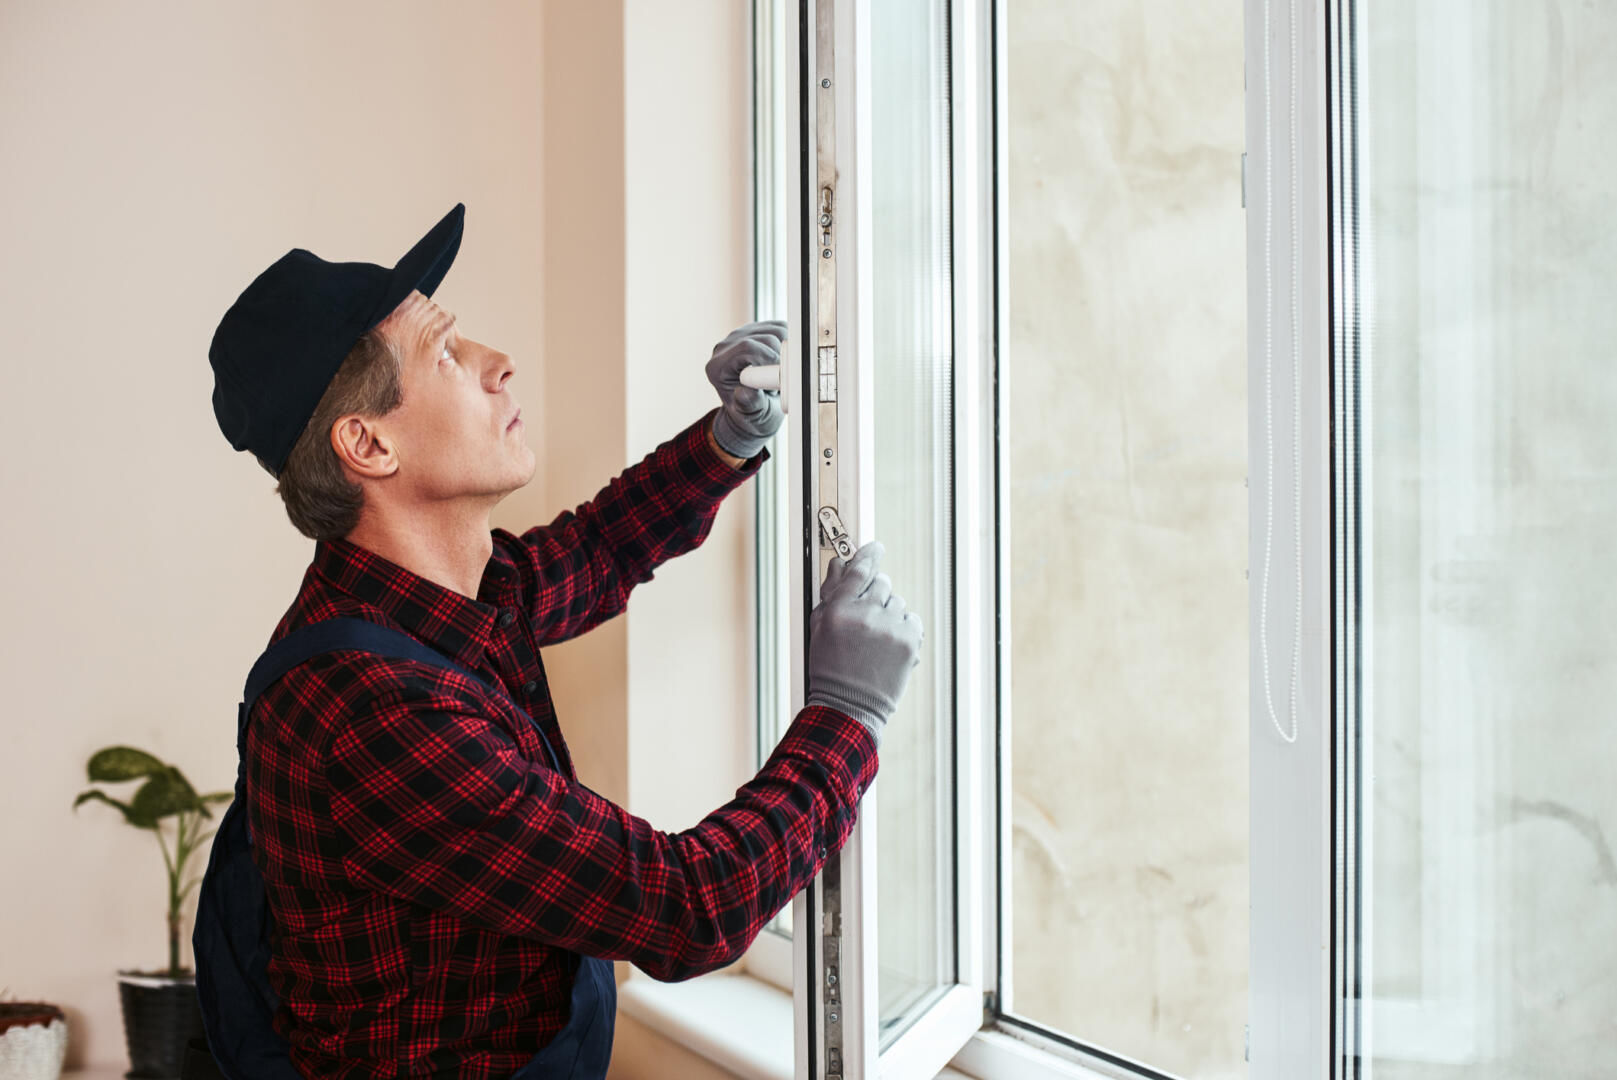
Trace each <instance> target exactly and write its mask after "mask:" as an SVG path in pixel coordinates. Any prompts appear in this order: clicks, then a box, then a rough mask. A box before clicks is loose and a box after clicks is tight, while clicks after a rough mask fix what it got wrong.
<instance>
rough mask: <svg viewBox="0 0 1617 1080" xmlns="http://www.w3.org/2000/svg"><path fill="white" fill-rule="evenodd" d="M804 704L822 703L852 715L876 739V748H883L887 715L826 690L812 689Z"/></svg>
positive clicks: (828, 707) (826, 706) (829, 707)
mask: <svg viewBox="0 0 1617 1080" xmlns="http://www.w3.org/2000/svg"><path fill="white" fill-rule="evenodd" d="M803 704H804V706H809V705H821V706H824V707H825V708H827V709H835V710H836V711H837V712H839V713H843V714H844V715H847V716H851V717H853V718H854V719H855V720H857V721H859V723H860V724H861V725H863V726H864V728H865V730H866V731H869V732H870V737H871V738H872V739H875V740H876V749H877V750H880V749H881V733H882V728H883V727H885V726H886V725H887V717H886V716H884V715H882V714H881V713H880V712H878V711H875V710H873V709H870V708H868V707H865V706H862V705H858V704H855V703H854V702H851V701H849V700H847V699H846V698H843V697H841V696H840V695H837V694H829V693H826V692H825V691H824V690H811V691H809V694H808V696H807V697H806V698H805V699H804V701H803Z"/></svg>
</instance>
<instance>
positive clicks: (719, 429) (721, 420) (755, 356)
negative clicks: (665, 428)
mask: <svg viewBox="0 0 1617 1080" xmlns="http://www.w3.org/2000/svg"><path fill="white" fill-rule="evenodd" d="M785 340H786V323H785V322H784V321H782V320H780V319H770V320H768V321H766V322H750V323H748V324H747V325H745V326H741V327H737V328H736V329H734V330H732V331H730V336H729V337H727V338H725V339H724V340H723V341H721V342H719V343H718V344H717V345H715V346H713V358H712V359H711V360H709V361H708V362H707V381H708V382H710V383H712V384H713V389H715V390H717V391H718V392H719V401H720V402H722V403H723V407H722V408H721V409H719V411H718V413H717V414H716V415H715V416H714V417H713V441H714V442H716V443H718V444H719V446H720V447H721V448H722V449H723V450H724V451H725V452H726V453H731V454H734V455H735V456H736V457H738V458H751V457H755V456H756V455H757V453H758V451H759V450H762V449H763V446H764V443H766V442H768V441H769V437H770V436H771V435H773V434H775V432H776V430H777V429H779V427H780V422H781V421H782V420H784V419H786V414H785V413H784V412H782V411H781V407H780V391H779V390H760V389H758V388H757V387H756V386H742V385H741V369H742V368H744V367H747V366H748V365H751V364H778V363H780V346H781V342H783V341H785Z"/></svg>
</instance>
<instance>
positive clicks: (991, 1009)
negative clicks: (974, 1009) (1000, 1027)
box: [983, 990, 999, 1027]
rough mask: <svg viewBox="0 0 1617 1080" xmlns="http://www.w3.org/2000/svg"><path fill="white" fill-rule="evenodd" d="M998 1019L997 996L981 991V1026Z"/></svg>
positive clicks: (987, 991) (990, 992)
mask: <svg viewBox="0 0 1617 1080" xmlns="http://www.w3.org/2000/svg"><path fill="white" fill-rule="evenodd" d="M997 1019H999V995H998V994H996V993H994V992H993V991H992V990H984V991H983V1026H984V1027H987V1026H988V1025H989V1024H992V1023H993V1022H994V1021H995V1020H997Z"/></svg>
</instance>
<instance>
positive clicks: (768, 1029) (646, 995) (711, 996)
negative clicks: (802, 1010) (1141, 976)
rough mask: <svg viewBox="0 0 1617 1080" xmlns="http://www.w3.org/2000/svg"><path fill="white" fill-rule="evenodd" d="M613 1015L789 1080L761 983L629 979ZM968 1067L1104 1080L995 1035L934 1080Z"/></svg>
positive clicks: (756, 1077) (718, 974)
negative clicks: (974, 1065)
mask: <svg viewBox="0 0 1617 1080" xmlns="http://www.w3.org/2000/svg"><path fill="white" fill-rule="evenodd" d="M618 1009H619V1011H620V1012H622V1013H626V1014H627V1015H629V1016H631V1017H633V1018H634V1019H636V1020H638V1021H639V1022H640V1023H642V1024H644V1025H646V1026H647V1027H648V1028H650V1029H652V1030H653V1031H655V1032H657V1034H659V1035H661V1036H663V1037H664V1038H666V1039H669V1040H670V1041H672V1042H676V1043H678V1044H679V1045H681V1046H683V1047H685V1048H687V1049H689V1050H691V1051H692V1052H693V1053H696V1054H700V1055H701V1056H702V1057H704V1058H707V1059H708V1060H709V1061H711V1062H713V1063H714V1064H715V1065H718V1066H719V1067H720V1068H723V1069H727V1070H729V1071H730V1072H732V1073H735V1074H736V1075H737V1076H740V1077H744V1078H745V1080H792V1065H793V1062H792V995H790V994H788V993H786V992H785V991H783V990H781V989H779V988H778V987H776V986H773V985H771V984H769V983H767V982H764V981H763V980H762V979H757V978H754V977H753V976H751V975H745V974H731V973H729V972H722V971H715V972H711V973H709V974H707V975H698V976H697V977H696V978H694V979H687V980H685V981H684V982H677V983H664V982H658V981H657V980H655V979H652V978H649V977H647V976H646V975H644V974H642V973H640V972H635V973H634V974H633V975H631V976H630V977H629V978H627V979H625V980H624V981H623V983H621V984H620V985H619V986H618ZM973 1063H975V1064H977V1065H978V1066H979V1067H982V1068H984V1069H985V1070H987V1071H985V1072H984V1073H983V1074H982V1075H993V1076H1001V1075H1015V1076H1019V1077H1039V1078H1040V1080H1045V1078H1048V1080H1105V1075H1106V1074H1103V1073H1099V1072H1094V1071H1091V1070H1089V1069H1086V1068H1084V1067H1083V1066H1081V1065H1076V1064H1073V1063H1070V1062H1064V1061H1061V1060H1060V1059H1058V1058H1055V1057H1054V1056H1052V1055H1050V1054H1045V1053H1042V1052H1040V1051H1039V1050H1038V1049H1036V1048H1034V1047H1030V1046H1028V1045H1027V1044H1025V1043H1023V1042H1022V1041H1020V1040H1018V1039H1015V1038H1013V1037H1011V1036H1008V1035H1005V1034H1002V1033H1000V1032H995V1031H981V1032H978V1033H977V1034H976V1035H974V1036H972V1039H971V1041H970V1042H969V1043H967V1044H966V1047H965V1049H963V1050H962V1051H961V1052H960V1054H959V1056H958V1057H957V1058H956V1059H955V1061H954V1062H952V1063H951V1065H950V1067H949V1068H946V1069H944V1070H943V1071H942V1072H940V1073H938V1075H937V1077H936V1080H976V1076H977V1075H978V1074H968V1073H964V1072H960V1071H958V1070H957V1066H965V1067H970V1066H971V1065H972V1064H973ZM1007 1066H1009V1067H1010V1069H1011V1070H1012V1071H1011V1072H1009V1073H1007V1072H1005V1071H1004V1070H1005V1069H1006V1067H1007Z"/></svg>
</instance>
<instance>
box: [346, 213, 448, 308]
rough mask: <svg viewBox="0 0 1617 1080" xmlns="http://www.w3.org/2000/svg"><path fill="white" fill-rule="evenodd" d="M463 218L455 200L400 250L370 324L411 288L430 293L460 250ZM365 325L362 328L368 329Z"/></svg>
mask: <svg viewBox="0 0 1617 1080" xmlns="http://www.w3.org/2000/svg"><path fill="white" fill-rule="evenodd" d="M465 222H466V204H465V203H456V204H455V208H454V209H453V210H451V211H449V213H447V214H445V215H444V216H443V217H442V218H440V219H439V221H438V224H436V225H434V226H433V227H432V228H430V229H428V230H427V235H425V236H423V237H422V238H421V239H420V240H417V241H416V244H415V246H414V247H412V248H411V249H410V250H409V251H406V252H405V253H404V257H403V258H401V259H400V260H399V261H398V262H396V263H394V264H393V276H392V279H391V280H390V281H389V282H388V286H387V295H386V296H385V297H384V298H383V301H382V303H381V304H380V305H379V310H378V311H377V312H376V314H375V317H374V318H373V319H372V320H371V323H370V326H375V325H376V324H377V323H379V322H381V321H382V320H383V319H385V318H387V317H388V316H389V315H390V314H392V312H393V309H394V308H396V307H398V306H399V304H401V303H403V302H404V298H405V297H406V296H409V295H410V292H411V290H419V291H420V292H421V294H422V295H423V296H431V295H432V294H433V291H434V290H435V289H437V288H438V285H439V283H441V282H442V281H443V279H444V275H445V274H447V273H449V268H450V267H451V266H453V265H454V262H455V254H456V253H457V252H458V251H460V236H461V232H462V230H463V229H464V227H465ZM370 326H367V327H366V329H367V330H368V329H370Z"/></svg>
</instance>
